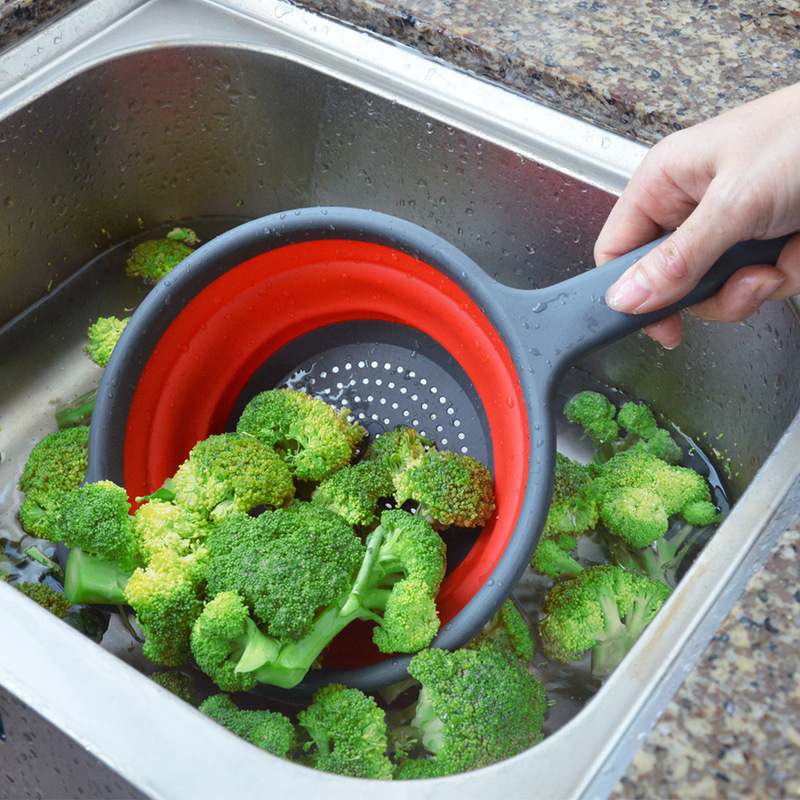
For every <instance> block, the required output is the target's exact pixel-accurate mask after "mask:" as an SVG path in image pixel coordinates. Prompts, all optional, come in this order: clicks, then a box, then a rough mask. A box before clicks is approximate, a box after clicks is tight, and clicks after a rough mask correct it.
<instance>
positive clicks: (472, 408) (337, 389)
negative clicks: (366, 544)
mask: <svg viewBox="0 0 800 800" xmlns="http://www.w3.org/2000/svg"><path fill="white" fill-rule="evenodd" d="M275 386H286V387H290V388H293V389H302V390H304V391H305V392H307V393H308V394H311V395H314V396H317V397H321V398H323V399H324V400H325V401H326V402H328V403H329V404H330V405H332V406H334V407H335V408H348V409H350V411H351V413H352V415H353V417H354V418H355V419H356V420H358V422H360V423H361V424H362V425H363V426H364V427H365V428H366V430H367V432H368V433H369V435H370V437H375V436H378V435H380V434H381V433H384V432H386V431H388V430H391V429H392V428H394V427H396V426H397V425H408V426H409V427H412V428H414V429H416V430H418V431H419V432H420V433H421V434H422V435H424V436H426V437H427V438H429V439H432V440H433V441H434V442H435V443H436V445H437V446H438V447H439V448H440V449H442V450H452V451H454V452H459V453H463V454H465V455H470V456H472V457H473V458H476V459H478V460H479V461H481V462H482V463H484V464H486V465H487V466H489V467H490V468H491V467H492V448H491V438H490V435H489V429H488V422H487V420H486V415H485V412H484V410H483V406H482V404H481V401H480V398H479V396H478V393H477V391H476V389H475V387H474V386H473V384H472V382H471V381H470V379H469V377H468V376H467V374H466V373H465V372H464V370H463V369H462V368H461V366H460V365H459V364H458V363H457V362H456V361H455V359H454V358H453V357H452V356H451V355H450V354H449V353H448V352H447V351H446V350H445V349H444V348H443V347H442V346H441V345H440V344H439V343H438V342H436V341H435V340H433V339H432V338H431V337H430V336H428V335H427V334H424V333H422V332H420V331H418V330H415V329H413V328H410V327H407V326H405V325H398V324H395V323H390V322H383V321H377V320H376V321H364V320H359V321H358V323H352V322H345V323H339V324H336V325H328V326H325V327H324V328H319V329H317V330H315V331H311V332H310V333H308V334H306V335H304V336H301V337H299V338H298V339H295V340H294V341H293V342H291V343H290V344H289V345H287V346H286V347H284V348H282V349H281V350H279V351H278V352H277V353H275V355H273V356H272V357H271V358H270V359H269V360H268V361H267V362H266V363H265V364H264V365H263V366H262V367H261V369H259V370H258V372H256V374H255V375H254V376H253V378H252V379H251V380H250V382H249V383H248V385H247V386H246V387H245V389H244V391H243V392H242V394H241V396H240V398H239V401H238V402H237V403H236V406H235V407H234V409H233V413H232V414H231V419H230V423H229V426H230V427H231V428H233V427H235V423H236V420H237V419H238V416H239V415H240V414H241V412H242V409H243V408H244V405H245V404H246V403H247V402H248V401H249V400H250V399H251V398H252V397H253V396H255V395H256V394H258V393H259V392H260V391H263V390H264V389H269V388H272V387H275Z"/></svg>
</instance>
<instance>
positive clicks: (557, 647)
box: [539, 564, 671, 678]
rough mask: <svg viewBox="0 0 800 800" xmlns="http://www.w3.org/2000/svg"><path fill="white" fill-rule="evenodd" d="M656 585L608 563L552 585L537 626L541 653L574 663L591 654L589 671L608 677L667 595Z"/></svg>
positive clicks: (658, 583) (662, 586)
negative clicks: (539, 633)
mask: <svg viewBox="0 0 800 800" xmlns="http://www.w3.org/2000/svg"><path fill="white" fill-rule="evenodd" d="M670 591H671V590H670V589H669V587H667V586H665V585H664V584H663V583H660V582H659V581H653V580H650V579H648V578H644V577H641V576H639V575H634V574H633V573H631V572H628V571H626V570H624V569H623V568H622V567H618V566H615V565H611V564H604V565H601V566H595V567H588V568H586V569H585V570H583V571H582V572H580V573H578V574H577V575H575V576H574V577H572V578H568V579H566V580H564V581H562V582H560V583H557V584H556V585H555V586H553V587H552V588H551V589H550V591H549V592H548V595H547V598H546V599H545V602H544V604H543V606H542V614H543V619H542V620H541V622H540V625H539V628H540V631H541V634H542V645H543V647H544V651H545V653H546V654H547V655H548V656H550V657H551V658H554V659H556V660H558V661H562V662H564V663H568V662H570V661H577V660H579V659H580V658H581V657H582V656H583V653H584V652H586V651H587V650H591V652H592V673H593V674H594V675H595V677H598V678H604V677H607V676H608V675H610V674H611V672H612V671H613V670H614V669H615V668H616V666H617V665H618V664H619V663H620V661H622V659H623V657H624V656H625V654H626V653H627V652H628V651H629V650H630V648H631V647H632V646H633V644H634V642H635V641H636V640H637V639H638V638H639V635H640V634H641V633H642V631H643V630H644V628H645V627H646V625H647V624H648V623H649V622H650V620H651V619H652V618H653V617H654V616H655V614H656V612H657V611H658V610H659V608H661V605H662V604H663V602H664V601H665V600H666V599H667V597H669V595H670Z"/></svg>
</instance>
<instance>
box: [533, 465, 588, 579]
mask: <svg viewBox="0 0 800 800" xmlns="http://www.w3.org/2000/svg"><path fill="white" fill-rule="evenodd" d="M596 475H597V466H596V465H594V464H581V463H580V462H578V461H574V460H573V459H571V458H569V457H567V456H565V455H564V454H563V453H557V454H556V468H555V474H554V479H553V497H552V500H551V503H550V510H549V512H548V514H547V520H546V522H545V527H544V530H543V531H542V535H541V538H540V539H539V543H538V545H537V546H536V550H535V552H534V554H533V559H532V560H531V566H532V567H533V568H534V569H535V570H536V571H537V572H539V573H541V574H542V575H549V576H550V577H562V576H564V575H574V574H575V573H577V572H580V571H581V569H582V567H581V565H580V564H579V563H578V562H577V561H576V560H575V558H574V557H573V556H572V554H571V552H572V551H573V550H574V549H575V548H576V547H577V545H578V541H577V540H578V537H580V536H581V535H583V534H584V533H586V532H587V531H590V530H592V529H594V527H595V525H596V524H597V521H598V519H599V511H598V507H597V500H596V499H595V497H594V495H593V494H592V491H591V487H592V481H593V480H594V478H595V477H596Z"/></svg>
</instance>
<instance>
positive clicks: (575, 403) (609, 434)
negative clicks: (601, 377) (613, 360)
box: [564, 391, 619, 445]
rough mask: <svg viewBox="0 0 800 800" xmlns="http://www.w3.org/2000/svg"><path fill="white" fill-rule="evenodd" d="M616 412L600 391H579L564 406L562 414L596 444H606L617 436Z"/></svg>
mask: <svg viewBox="0 0 800 800" xmlns="http://www.w3.org/2000/svg"><path fill="white" fill-rule="evenodd" d="M616 414H617V409H616V407H615V406H614V404H613V403H612V402H611V401H610V400H609V399H608V398H607V397H606V396H605V395H603V394H600V392H592V391H584V392H579V393H578V394H576V395H575V396H574V397H572V398H571V399H570V400H569V401H568V402H567V403H566V405H565V406H564V416H565V417H566V418H567V419H568V420H569V421H570V422H575V423H577V424H578V425H580V426H581V427H582V428H583V429H584V431H585V433H586V435H587V436H588V437H589V438H590V439H591V440H592V441H593V442H594V443H595V444H596V445H603V444H607V443H608V442H612V441H614V439H616V438H617V437H618V436H619V425H617V422H616V420H615V417H616Z"/></svg>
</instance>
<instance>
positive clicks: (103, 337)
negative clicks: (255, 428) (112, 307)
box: [83, 317, 130, 367]
mask: <svg viewBox="0 0 800 800" xmlns="http://www.w3.org/2000/svg"><path fill="white" fill-rule="evenodd" d="M129 320H130V317H125V318H124V319H119V318H118V317H100V318H99V319H98V320H97V322H95V323H94V324H92V325H90V326H89V332H88V333H89V342H88V344H87V345H86V346H85V347H84V348H83V350H84V352H85V353H86V355H87V356H89V358H91V359H92V361H94V363H95V364H97V366H98V367H105V366H106V365H107V364H108V359H109V358H111V351H112V350H113V349H114V348H115V347H116V345H117V341H118V339H119V337H120V336H121V335H122V331H124V330H125V326H126V325H127V324H128V322H129Z"/></svg>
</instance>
